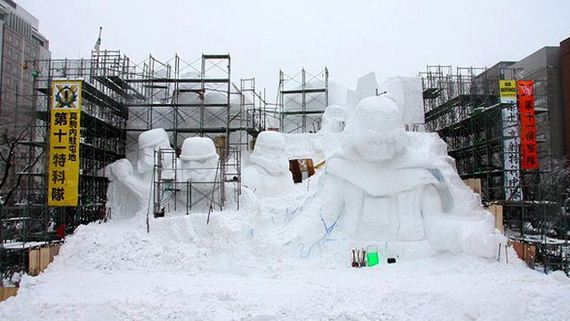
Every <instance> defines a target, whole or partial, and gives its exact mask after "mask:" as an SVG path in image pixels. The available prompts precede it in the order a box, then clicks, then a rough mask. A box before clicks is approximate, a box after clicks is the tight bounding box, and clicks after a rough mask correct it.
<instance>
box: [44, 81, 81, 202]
mask: <svg viewBox="0 0 570 321" xmlns="http://www.w3.org/2000/svg"><path fill="white" fill-rule="evenodd" d="M81 84H82V83H81V81H80V80H75V81H70V80H55V81H53V82H52V84H51V96H50V108H51V113H50V130H49V133H50V134H49V166H48V205H49V206H77V204H78V193H79V137H80V136H79V130H80V128H81V127H80V124H81V123H80V116H81V105H82V97H81V89H82V85H81Z"/></svg>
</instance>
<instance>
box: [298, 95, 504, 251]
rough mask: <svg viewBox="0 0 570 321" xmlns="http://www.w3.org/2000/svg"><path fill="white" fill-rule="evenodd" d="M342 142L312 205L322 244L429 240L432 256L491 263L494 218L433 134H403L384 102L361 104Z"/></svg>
mask: <svg viewBox="0 0 570 321" xmlns="http://www.w3.org/2000/svg"><path fill="white" fill-rule="evenodd" d="M345 134H346V135H347V137H346V143H345V144H344V146H343V149H342V150H341V151H340V152H338V153H336V154H335V155H334V156H333V157H331V158H330V159H328V160H327V168H326V172H325V173H324V175H323V176H322V178H321V181H320V188H321V190H320V191H319V195H318V196H317V198H316V199H319V200H320V202H319V204H321V205H320V208H319V209H318V211H317V212H318V214H317V216H318V217H315V220H316V221H315V223H314V224H315V225H320V226H322V227H323V230H322V233H321V235H320V236H319V238H320V239H321V240H322V239H325V238H342V239H350V240H358V241H362V242H379V241H393V242H403V241H422V240H427V241H428V242H429V244H430V245H431V246H432V247H433V249H435V250H437V251H450V252H466V253H472V254H477V255H480V256H484V257H491V256H493V255H494V253H495V251H496V249H497V244H498V243H497V242H498V241H499V240H500V238H501V237H500V236H499V235H497V234H495V229H494V218H493V217H492V216H491V214H490V213H488V212H487V211H485V210H483V209H482V207H481V205H480V200H479V198H478V197H477V196H476V195H475V194H474V193H473V192H471V191H470V190H469V189H468V188H467V187H466V186H465V185H464V184H463V182H462V181H461V179H460V178H459V176H458V174H457V173H456V171H455V166H454V163H453V160H452V159H451V158H450V157H449V156H447V153H446V145H445V143H444V142H443V141H442V140H441V139H440V138H439V137H438V136H437V134H425V133H412V132H406V131H405V130H404V125H403V121H402V114H401V111H400V109H399V108H398V106H397V105H396V104H395V103H394V101H393V100H392V99H390V98H388V97H383V96H378V97H368V98H365V99H364V100H362V101H361V102H360V103H359V104H358V105H357V107H356V110H355V112H354V115H353V116H352V117H351V118H350V119H349V122H348V124H347V128H346V130H345ZM304 215H311V213H305V214H304ZM323 234H325V236H324V237H323V236H322V235H323ZM305 239H306V238H305ZM305 245H307V244H305Z"/></svg>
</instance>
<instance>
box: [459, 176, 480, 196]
mask: <svg viewBox="0 0 570 321" xmlns="http://www.w3.org/2000/svg"><path fill="white" fill-rule="evenodd" d="M463 182H464V183H465V185H467V186H469V188H470V189H471V190H472V191H473V193H476V194H479V195H481V191H482V188H481V179H480V178H468V179H464V180H463Z"/></svg>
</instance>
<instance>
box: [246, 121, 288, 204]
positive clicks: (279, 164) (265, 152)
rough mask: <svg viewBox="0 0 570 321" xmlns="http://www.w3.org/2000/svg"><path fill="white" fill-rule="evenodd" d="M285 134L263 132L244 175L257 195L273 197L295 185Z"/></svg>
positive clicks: (258, 138) (258, 137) (249, 186)
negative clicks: (290, 168)
mask: <svg viewBox="0 0 570 321" xmlns="http://www.w3.org/2000/svg"><path fill="white" fill-rule="evenodd" d="M285 149H286V148H285V140H284V139H283V135H282V134H281V133H278V132H274V131H264V132H261V133H260V134H259V135H258V136H257V139H256V142H255V148H254V150H253V152H252V153H251V156H250V158H249V165H248V166H247V167H245V168H244V170H243V173H242V176H243V179H244V185H245V186H246V187H248V188H249V189H251V190H252V191H253V192H254V193H255V194H256V195H257V196H260V197H271V196H277V195H279V194H282V193H283V192H286V191H288V190H289V189H290V188H291V187H292V186H293V179H292V177H291V172H290V171H289V160H288V158H287V156H286V155H287V154H286V153H285Z"/></svg>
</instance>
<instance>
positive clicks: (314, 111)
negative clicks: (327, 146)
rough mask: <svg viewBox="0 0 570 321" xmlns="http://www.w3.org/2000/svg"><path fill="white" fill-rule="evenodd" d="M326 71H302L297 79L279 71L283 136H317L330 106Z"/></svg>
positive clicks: (278, 100)
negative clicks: (293, 134) (300, 134)
mask: <svg viewBox="0 0 570 321" xmlns="http://www.w3.org/2000/svg"><path fill="white" fill-rule="evenodd" d="M328 79H329V72H328V70H327V68H325V69H324V70H323V71H321V72H319V73H317V74H310V73H308V72H307V71H305V69H304V68H303V69H302V70H301V72H299V73H297V74H295V75H292V76H290V75H288V74H286V73H284V72H283V71H282V70H280V71H279V92H278V96H277V104H278V106H279V128H280V130H281V132H284V133H315V132H317V131H318V130H319V129H320V128H321V116H322V114H323V113H324V111H325V108H326V107H327V105H328V81H329V80H328Z"/></svg>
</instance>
